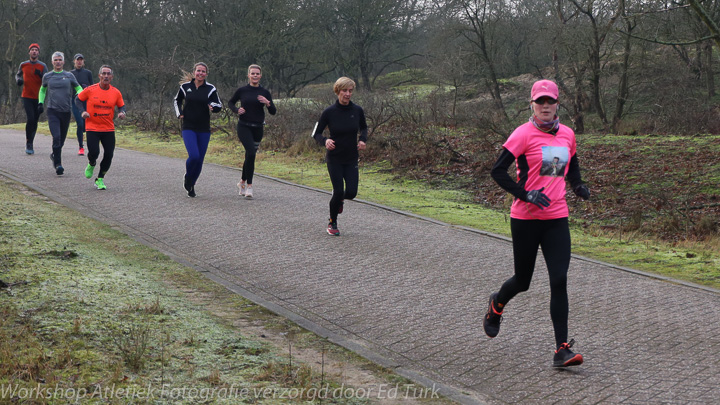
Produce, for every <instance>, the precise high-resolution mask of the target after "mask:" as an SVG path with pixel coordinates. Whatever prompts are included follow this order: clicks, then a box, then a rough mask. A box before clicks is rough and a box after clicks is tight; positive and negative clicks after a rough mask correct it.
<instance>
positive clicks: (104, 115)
mask: <svg viewBox="0 0 720 405" xmlns="http://www.w3.org/2000/svg"><path fill="white" fill-rule="evenodd" d="M99 78H100V82H99V83H96V84H93V85H92V86H88V87H86V88H85V90H83V91H82V92H81V93H80V94H79V95H78V97H77V100H76V101H75V105H76V106H77V107H78V109H79V110H80V111H81V114H82V117H83V118H85V129H86V131H87V148H88V155H87V157H88V165H87V167H86V168H85V177H87V178H88V179H89V178H91V177H92V176H93V172H94V171H95V164H96V163H97V158H98V156H100V144H101V143H102V146H103V159H102V161H101V162H100V172H99V173H98V176H97V178H96V179H95V186H96V187H97V189H98V190H105V189H106V187H105V180H104V178H105V173H107V172H108V170H110V164H111V163H112V158H113V154H114V153H115V122H114V121H113V118H114V117H115V107H117V108H118V111H119V113H118V118H120V119H124V118H125V102H124V101H123V98H122V94H120V90H118V89H116V88H115V87H113V86H111V85H110V82H112V79H113V71H112V68H111V67H110V66H108V65H102V67H101V68H100V75H99Z"/></svg>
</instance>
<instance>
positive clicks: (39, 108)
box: [37, 103, 45, 115]
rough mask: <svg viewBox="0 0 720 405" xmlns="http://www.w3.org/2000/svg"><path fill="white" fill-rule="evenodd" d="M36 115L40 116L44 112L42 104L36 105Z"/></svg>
mask: <svg viewBox="0 0 720 405" xmlns="http://www.w3.org/2000/svg"><path fill="white" fill-rule="evenodd" d="M37 111H38V115H40V114H42V113H43V111H45V108H44V107H43V105H42V103H40V104H38V110H37Z"/></svg>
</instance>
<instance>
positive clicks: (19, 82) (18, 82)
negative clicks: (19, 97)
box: [17, 79, 25, 86]
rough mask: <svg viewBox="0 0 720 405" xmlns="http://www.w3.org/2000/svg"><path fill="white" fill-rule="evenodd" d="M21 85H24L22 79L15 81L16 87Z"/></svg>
mask: <svg viewBox="0 0 720 405" xmlns="http://www.w3.org/2000/svg"><path fill="white" fill-rule="evenodd" d="M23 83H25V82H24V81H23V79H17V85H18V86H22V85H23Z"/></svg>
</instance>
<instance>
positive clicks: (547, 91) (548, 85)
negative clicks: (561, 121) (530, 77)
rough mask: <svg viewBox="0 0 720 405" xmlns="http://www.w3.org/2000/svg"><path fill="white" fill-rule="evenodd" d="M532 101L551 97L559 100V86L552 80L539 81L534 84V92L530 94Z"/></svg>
mask: <svg viewBox="0 0 720 405" xmlns="http://www.w3.org/2000/svg"><path fill="white" fill-rule="evenodd" d="M530 97H531V100H537V99H539V98H540V97H551V98H554V99H555V100H557V99H558V87H557V84H555V83H554V82H552V81H550V80H538V81H536V82H535V84H533V87H532V92H531V93H530Z"/></svg>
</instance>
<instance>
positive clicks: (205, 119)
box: [173, 79, 222, 132]
mask: <svg viewBox="0 0 720 405" xmlns="http://www.w3.org/2000/svg"><path fill="white" fill-rule="evenodd" d="M173 104H174V106H175V115H176V116H177V117H178V118H180V116H181V115H182V116H183V123H182V129H189V130H193V131H198V132H210V108H208V106H210V107H212V112H214V113H216V112H220V110H222V103H221V102H220V96H218V92H217V89H215V86H213V85H212V84H210V83H208V82H205V83H203V84H202V85H200V87H196V86H195V79H192V80H190V81H189V82H185V83H183V84H181V85H180V90H178V93H177V95H176V96H175V100H174V101H173Z"/></svg>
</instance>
